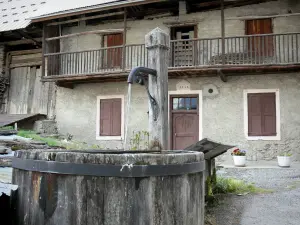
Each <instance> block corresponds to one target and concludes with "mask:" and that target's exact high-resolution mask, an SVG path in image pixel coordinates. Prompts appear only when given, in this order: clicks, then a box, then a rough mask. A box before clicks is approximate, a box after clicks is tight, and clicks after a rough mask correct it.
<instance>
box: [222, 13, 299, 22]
mask: <svg viewBox="0 0 300 225" xmlns="http://www.w3.org/2000/svg"><path fill="white" fill-rule="evenodd" d="M290 16H300V13H290V14H278V15H265V16H257V15H256V16H238V17H228V18H226V20H254V19H267V18H277V17H290Z"/></svg>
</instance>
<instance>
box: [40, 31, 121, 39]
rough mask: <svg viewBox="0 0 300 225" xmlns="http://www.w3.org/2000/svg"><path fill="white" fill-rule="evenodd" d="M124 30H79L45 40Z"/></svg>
mask: <svg viewBox="0 0 300 225" xmlns="http://www.w3.org/2000/svg"><path fill="white" fill-rule="evenodd" d="M122 32H124V29H108V30H93V31H85V32H80V33H74V34H67V35H62V36H58V37H51V38H46V39H45V40H46V41H53V40H59V39H63V38H70V37H76V36H80V35H88V34H113V33H122Z"/></svg>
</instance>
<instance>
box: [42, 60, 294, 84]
mask: <svg viewBox="0 0 300 225" xmlns="http://www.w3.org/2000/svg"><path fill="white" fill-rule="evenodd" d="M298 71H300V64H296V65H276V66H274V65H269V66H268V65H264V66H239V67H234V66H219V67H216V66H214V67H205V68H203V67H201V68H200V67H198V68H188V67H183V68H170V69H169V73H168V74H169V78H195V77H218V76H220V72H221V73H222V74H224V75H225V76H226V77H228V76H236V75H238V76H243V75H263V74H267V73H269V74H278V73H288V72H298ZM129 72H130V70H126V71H114V72H103V73H97V74H84V75H63V76H61V75H59V76H57V75H53V76H46V77H43V78H42V81H44V82H56V84H57V85H58V86H62V87H67V88H73V85H76V84H83V83H95V82H96V83H103V82H120V81H126V79H127V77H128V74H129Z"/></svg>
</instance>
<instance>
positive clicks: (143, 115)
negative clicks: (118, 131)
mask: <svg viewBox="0 0 300 225" xmlns="http://www.w3.org/2000/svg"><path fill="white" fill-rule="evenodd" d="M181 81H182V80H177V79H171V80H169V90H170V91H174V90H176V84H177V83H178V82H181ZM186 81H188V82H189V83H190V84H191V90H202V95H203V97H202V99H203V104H202V109H201V110H200V118H201V116H202V121H203V122H202V125H201V127H200V131H201V133H202V138H211V139H212V140H214V141H218V142H222V143H224V144H228V145H237V146H239V147H241V148H243V149H247V150H248V151H249V152H248V159H249V160H256V159H267V160H268V159H272V158H274V157H275V156H276V155H277V153H278V152H280V151H283V150H291V151H292V152H293V153H294V157H295V159H297V160H300V151H299V148H300V139H299V136H300V129H299V124H300V120H299V115H300V107H299V106H298V104H297V103H298V101H299V99H300V82H299V81H300V74H298V73H291V74H276V75H275V74H270V75H253V76H251V75H245V76H232V77H229V78H228V82H227V83H224V82H222V81H221V80H220V79H219V78H217V77H210V78H209V77H207V78H191V79H187V80H186ZM208 88H214V89H215V92H214V93H213V94H208V93H207V92H206V91H207V89H208ZM244 89H279V93H280V111H281V112H280V113H281V118H280V120H281V123H280V130H281V140H280V141H248V140H247V139H246V137H245V134H244V98H243V91H244ZM98 95H99V96H100V95H124V96H125V104H124V105H126V97H127V84H126V83H125V82H119V83H100V84H81V85H78V86H76V87H75V88H74V89H66V88H58V90H57V107H56V108H57V109H58V110H57V115H56V119H57V124H58V129H59V132H60V133H63V134H67V133H69V134H71V135H73V137H74V139H76V140H81V141H85V142H88V143H95V144H99V145H100V146H101V147H102V148H109V149H116V148H122V147H123V146H122V144H123V142H122V141H97V140H96V116H97V115H96V111H97V110H96V98H97V96H98ZM147 111H148V103H147V95H146V91H145V90H144V87H142V86H139V85H137V84H136V85H133V96H132V106H131V110H130V118H129V132H128V133H129V134H130V137H129V139H130V138H132V134H133V132H137V131H147V130H148V114H147ZM224 157H226V156H224Z"/></svg>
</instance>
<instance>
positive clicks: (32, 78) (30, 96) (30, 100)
mask: <svg viewBox="0 0 300 225" xmlns="http://www.w3.org/2000/svg"><path fill="white" fill-rule="evenodd" d="M29 74H30V77H29V87H28V92H27V93H28V102H27V105H28V107H27V113H28V114H30V113H31V110H32V107H33V97H34V95H35V90H34V86H35V80H36V67H32V68H30V73H29ZM24 94H26V93H24Z"/></svg>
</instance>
